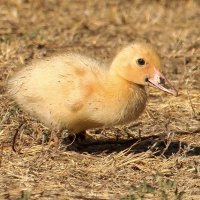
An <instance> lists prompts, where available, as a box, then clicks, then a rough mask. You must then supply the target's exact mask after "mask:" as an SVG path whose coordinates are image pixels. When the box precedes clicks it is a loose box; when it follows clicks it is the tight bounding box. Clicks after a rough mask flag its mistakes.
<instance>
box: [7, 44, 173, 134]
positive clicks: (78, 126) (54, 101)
mask: <svg viewBox="0 0 200 200" xmlns="http://www.w3.org/2000/svg"><path fill="white" fill-rule="evenodd" d="M146 85H152V86H155V87H157V88H159V89H161V90H164V91H166V92H169V93H171V94H173V95H175V96H177V91H176V90H175V89H174V88H173V87H172V86H171V85H170V84H169V82H168V81H167V79H166V78H165V77H164V76H163V74H162V73H161V62H160V58H159V56H158V54H157V53H156V51H155V50H154V48H153V47H152V46H151V45H150V44H146V43H135V44H132V45H129V46H128V47H126V48H124V49H123V50H122V51H120V52H119V53H118V54H117V56H116V57H115V58H114V60H113V62H112V64H111V66H110V67H106V66H102V64H100V62H98V61H96V60H94V59H91V58H88V57H85V56H82V55H78V54H66V55H65V54H63V55H58V56H55V57H52V58H49V59H45V60H40V61H37V62H35V63H33V64H32V65H30V66H27V67H26V68H24V69H22V70H21V71H19V72H18V73H17V74H16V75H15V76H14V77H13V78H12V79H11V80H9V85H8V87H9V93H10V94H11V95H12V96H13V97H14V99H15V100H16V101H17V103H18V104H19V105H21V106H22V107H23V108H24V109H25V110H26V111H28V112H29V113H30V114H32V115H33V116H35V117H37V118H38V119H39V120H40V121H41V122H43V123H44V124H46V126H48V127H50V128H53V129H57V130H63V129H67V130H68V131H69V133H72V134H78V133H80V132H83V131H85V130H87V129H90V128H97V127H110V126H114V125H121V124H125V123H130V122H131V121H133V120H135V119H137V118H138V117H139V115H140V114H141V113H142V111H143V110H144V108H145V105H146V101H147V94H146V91H145V87H144V86H146Z"/></svg>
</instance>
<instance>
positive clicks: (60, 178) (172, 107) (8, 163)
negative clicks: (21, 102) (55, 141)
mask: <svg viewBox="0 0 200 200" xmlns="http://www.w3.org/2000/svg"><path fill="white" fill-rule="evenodd" d="M199 21H200V3H199V1H198V0H196V1H195V0H188V1H183V0H182V1H178V0H177V1H167V0H160V1H159V0H157V1H156V0H154V1H145V0H144V1H142V0H135V1H131V0H124V1H120V0H110V1H104V0H102V1H97V0H74V1H69V0H66V1H62V0H44V1H39V0H10V1H7V0H1V2H0V199H11V200H12V199H20V200H22V199H23V200H28V199H42V200H43V199H44V200H46V199H73V200H74V199H102V200H103V199H124V200H125V199H127V200H128V199H170V198H171V199H184V200H185V199H188V200H191V199H193V200H197V199H200V101H199V99H200V83H199V76H200V48H199V47H200V29H199ZM138 40H145V41H148V42H150V43H152V44H153V45H154V46H155V47H156V48H157V49H158V50H159V53H160V54H161V57H162V60H163V66H164V71H165V74H166V76H167V77H168V79H170V80H171V82H172V83H173V85H175V87H176V88H177V89H178V91H179V96H178V97H173V96H171V95H169V94H166V93H164V92H162V91H159V90H156V89H153V88H147V90H148V93H149V100H148V106H147V109H146V111H145V112H144V113H143V114H142V115H141V117H140V118H139V119H138V120H137V121H135V122H133V123H132V124H131V125H129V126H124V127H116V128H110V129H105V130H89V131H88V132H87V138H86V139H88V140H87V141H88V142H86V143H84V144H80V146H78V147H77V148H76V149H74V150H70V149H68V148H67V147H66V146H65V145H64V144H63V145H62V148H59V149H56V148H53V147H49V145H48V139H49V135H50V130H48V129H47V128H46V127H45V126H44V125H43V124H41V123H40V122H38V121H37V119H34V118H32V117H31V116H29V115H28V114H27V113H26V112H24V111H23V110H22V109H21V108H20V107H18V105H16V103H15V102H14V101H13V100H10V99H9V97H8V95H7V93H6V90H5V88H6V81H7V79H8V78H9V77H10V76H12V74H13V73H14V72H15V71H17V70H18V69H20V68H22V67H24V66H26V65H27V64H28V63H30V62H32V61H33V60H36V59H42V58H44V57H48V56H51V55H54V54H59V53H61V52H62V53H63V52H69V51H72V52H80V53H82V54H86V55H88V56H92V57H95V58H97V59H100V60H102V61H103V62H106V63H108V64H109V63H110V62H111V60H112V58H113V56H114V55H115V54H116V53H117V51H118V50H119V49H120V48H122V47H123V46H125V45H126V44H129V43H133V42H134V41H138ZM16 132H18V137H17V141H16V145H15V148H16V152H14V151H13V149H12V144H13V137H14V135H15V133H16ZM64 135H65V133H63V137H64ZM63 141H65V140H63ZM63 143H64V142H63Z"/></svg>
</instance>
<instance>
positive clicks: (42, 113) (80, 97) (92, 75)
mask: <svg viewBox="0 0 200 200" xmlns="http://www.w3.org/2000/svg"><path fill="white" fill-rule="evenodd" d="M101 73H102V69H101V68H100V67H99V64H98V63H97V62H96V61H95V60H92V59H89V58H86V57H82V56H80V55H76V54H69V55H62V56H56V57H52V58H50V59H46V60H42V61H38V62H36V63H34V64H32V65H30V66H28V67H25V68H24V69H22V70H21V71H19V72H18V73H17V74H16V76H15V77H13V78H12V79H11V80H10V81H9V84H8V88H9V93H10V94H11V95H12V96H13V97H14V98H15V99H16V101H17V103H18V104H20V105H21V106H22V107H23V108H24V109H25V110H27V111H28V112H30V113H31V114H32V115H34V116H36V117H38V118H39V119H40V120H41V121H43V122H44V123H45V124H47V125H53V126H58V127H60V126H66V127H70V124H73V123H74V122H75V121H77V120H78V118H79V120H80V118H81V117H82V118H83V116H78V111H79V110H81V109H83V107H84V104H85V102H86V101H87V98H88V96H90V95H91V93H92V90H93V89H92V87H91V84H90V83H94V82H98V77H99V76H100V74H101ZM93 85H94V84H93ZM82 115H83V112H82ZM63 124H64V125H63Z"/></svg>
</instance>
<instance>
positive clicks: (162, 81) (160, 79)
mask: <svg viewBox="0 0 200 200" xmlns="http://www.w3.org/2000/svg"><path fill="white" fill-rule="evenodd" d="M159 84H162V85H163V84H165V79H164V78H162V77H160V78H159Z"/></svg>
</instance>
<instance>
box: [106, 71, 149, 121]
mask: <svg viewBox="0 0 200 200" xmlns="http://www.w3.org/2000/svg"><path fill="white" fill-rule="evenodd" d="M109 90H110V93H111V95H110V100H111V99H112V100H113V101H112V100H111V101H112V102H113V104H118V105H119V111H118V112H119V113H120V116H121V118H120V121H121V122H123V121H127V122H130V121H132V120H134V119H136V118H138V117H139V115H140V114H141V113H142V111H143V110H144V108H145V106H146V101H147V94H146V91H145V88H144V86H141V85H138V84H135V83H132V82H130V81H127V80H125V79H123V78H122V77H120V76H119V75H118V74H116V73H113V72H112V71H111V72H110V74H109Z"/></svg>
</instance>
